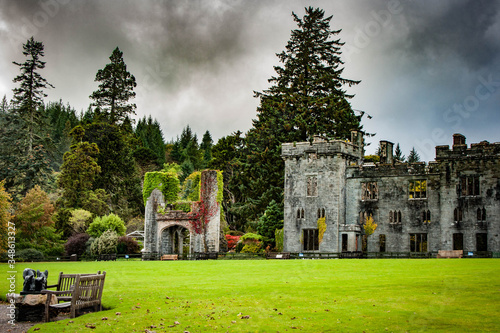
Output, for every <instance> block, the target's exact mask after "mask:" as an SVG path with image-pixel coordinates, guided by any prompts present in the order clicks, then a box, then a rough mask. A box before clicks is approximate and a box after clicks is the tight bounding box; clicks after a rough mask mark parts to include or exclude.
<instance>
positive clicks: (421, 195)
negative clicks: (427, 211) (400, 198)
mask: <svg viewBox="0 0 500 333" xmlns="http://www.w3.org/2000/svg"><path fill="white" fill-rule="evenodd" d="M408 197H409V198H410V199H425V198H427V180H412V181H410V183H409V186H408Z"/></svg>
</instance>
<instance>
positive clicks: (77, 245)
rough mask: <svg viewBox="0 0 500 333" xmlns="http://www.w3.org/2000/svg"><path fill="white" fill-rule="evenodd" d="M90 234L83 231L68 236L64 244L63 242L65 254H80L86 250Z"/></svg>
mask: <svg viewBox="0 0 500 333" xmlns="http://www.w3.org/2000/svg"><path fill="white" fill-rule="evenodd" d="M89 238H90V236H89V235H88V234H85V233H80V234H74V235H73V236H71V237H70V238H68V240H67V242H66V244H64V249H65V251H66V255H68V256H70V255H72V254H77V255H78V256H81V255H82V254H83V253H84V252H85V250H86V244H87V241H88V240H89Z"/></svg>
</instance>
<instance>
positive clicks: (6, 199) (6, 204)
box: [0, 180, 12, 253]
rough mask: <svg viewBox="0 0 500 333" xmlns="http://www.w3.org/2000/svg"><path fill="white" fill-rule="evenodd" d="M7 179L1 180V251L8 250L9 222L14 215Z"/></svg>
mask: <svg viewBox="0 0 500 333" xmlns="http://www.w3.org/2000/svg"><path fill="white" fill-rule="evenodd" d="M4 184H5V180H1V181H0V253H2V252H4V251H7V236H8V232H9V230H8V223H9V222H10V220H11V218H12V215H11V213H10V209H11V206H12V204H11V201H12V198H11V196H10V194H9V193H7V191H5V187H4Z"/></svg>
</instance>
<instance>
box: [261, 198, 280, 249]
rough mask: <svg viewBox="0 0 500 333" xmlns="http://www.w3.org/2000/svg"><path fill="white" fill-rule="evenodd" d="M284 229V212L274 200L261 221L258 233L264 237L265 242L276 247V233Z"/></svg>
mask: <svg viewBox="0 0 500 333" xmlns="http://www.w3.org/2000/svg"><path fill="white" fill-rule="evenodd" d="M282 228H283V210H282V209H281V208H280V207H279V206H278V204H277V203H276V202H275V201H274V200H272V201H271V202H270V203H269V205H268V206H267V209H266V211H265V212H264V214H263V215H262V216H261V218H260V219H259V224H258V225H257V231H258V232H259V235H261V236H263V237H264V242H266V243H270V244H272V246H273V247H274V246H276V241H275V238H274V237H275V231H276V230H277V229H282Z"/></svg>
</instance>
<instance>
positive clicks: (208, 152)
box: [200, 131, 213, 168]
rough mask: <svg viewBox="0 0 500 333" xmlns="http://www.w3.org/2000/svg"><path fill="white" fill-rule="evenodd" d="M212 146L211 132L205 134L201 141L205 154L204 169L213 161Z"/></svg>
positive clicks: (201, 147)
mask: <svg viewBox="0 0 500 333" xmlns="http://www.w3.org/2000/svg"><path fill="white" fill-rule="evenodd" d="M212 146H213V140H212V135H210V132H209V131H206V132H205V134H203V138H202V139H201V145H200V149H201V151H202V153H203V167H204V168H205V167H206V166H207V165H208V163H210V161H211V160H212Z"/></svg>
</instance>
